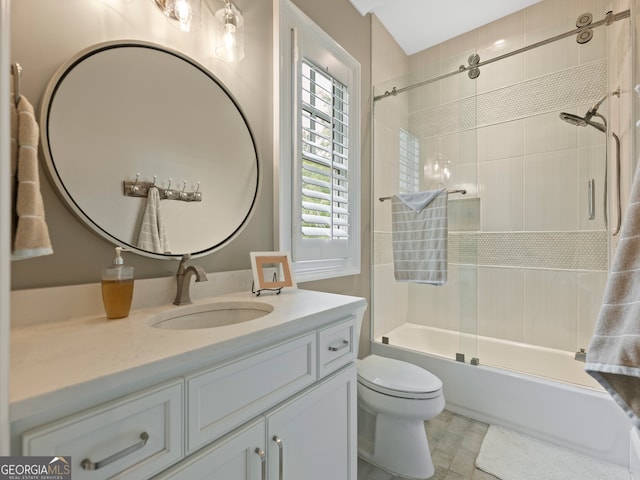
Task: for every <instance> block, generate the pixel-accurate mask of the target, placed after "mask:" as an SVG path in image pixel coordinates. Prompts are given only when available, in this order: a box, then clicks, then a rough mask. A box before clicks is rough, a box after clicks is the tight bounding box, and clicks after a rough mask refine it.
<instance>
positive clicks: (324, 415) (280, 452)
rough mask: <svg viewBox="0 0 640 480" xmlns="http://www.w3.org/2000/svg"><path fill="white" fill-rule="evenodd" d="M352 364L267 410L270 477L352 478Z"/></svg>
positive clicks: (273, 479)
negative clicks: (289, 399)
mask: <svg viewBox="0 0 640 480" xmlns="http://www.w3.org/2000/svg"><path fill="white" fill-rule="evenodd" d="M356 392H357V389H356V367H355V364H352V365H351V366H349V367H347V368H346V369H343V370H341V371H339V372H338V373H336V374H334V375H332V376H330V377H328V378H327V379H326V380H325V381H323V382H321V383H320V384H318V385H317V386H314V387H311V388H310V389H309V390H306V391H305V392H304V393H302V394H300V395H299V396H297V397H294V399H292V400H291V401H289V402H286V403H284V404H283V405H281V406H280V407H278V408H276V409H274V410H272V411H271V412H269V413H268V414H267V442H268V447H267V449H268V453H269V455H268V459H269V460H268V471H269V475H268V479H269V480H301V479H304V480H327V479H340V480H356V466H357V453H356V448H357V446H356V441H357V438H356Z"/></svg>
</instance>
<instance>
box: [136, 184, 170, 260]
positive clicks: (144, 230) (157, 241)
mask: <svg viewBox="0 0 640 480" xmlns="http://www.w3.org/2000/svg"><path fill="white" fill-rule="evenodd" d="M138 248H141V249H143V250H147V251H149V252H154V253H171V252H170V249H169V240H168V239H167V229H166V227H165V225H164V221H163V219H162V213H161V212H160V192H159V191H158V189H157V188H156V187H151V188H149V193H148V194H147V206H146V208H145V210H144V215H143V217H142V223H141V224H140V234H139V235H138Z"/></svg>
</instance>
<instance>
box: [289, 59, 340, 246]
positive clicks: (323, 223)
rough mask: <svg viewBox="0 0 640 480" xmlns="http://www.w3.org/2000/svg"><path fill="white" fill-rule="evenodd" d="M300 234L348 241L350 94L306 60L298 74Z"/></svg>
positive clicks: (308, 236)
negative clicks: (299, 77) (299, 88)
mask: <svg viewBox="0 0 640 480" xmlns="http://www.w3.org/2000/svg"><path fill="white" fill-rule="evenodd" d="M301 90H302V95H301V116H302V118H301V122H300V126H301V129H300V134H301V142H300V144H301V147H302V152H301V157H302V158H301V160H302V169H301V173H302V181H301V182H300V185H301V189H302V191H301V216H302V223H301V231H300V233H301V235H302V237H303V238H307V239H310V238H325V239H333V240H338V239H347V238H348V237H349V135H348V134H349V93H348V91H347V87H346V86H345V85H343V84H342V83H340V82H339V81H337V80H336V79H335V78H333V77H332V76H331V75H329V74H328V73H325V72H323V71H321V70H320V69H319V68H318V67H316V66H315V65H313V64H311V63H309V62H308V61H303V62H302V71H301Z"/></svg>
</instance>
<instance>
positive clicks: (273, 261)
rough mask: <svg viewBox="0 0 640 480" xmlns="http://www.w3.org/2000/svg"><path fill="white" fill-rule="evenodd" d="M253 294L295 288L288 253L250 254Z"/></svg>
mask: <svg viewBox="0 0 640 480" xmlns="http://www.w3.org/2000/svg"><path fill="white" fill-rule="evenodd" d="M250 256H251V270H252V271H253V289H252V291H253V292H254V293H257V294H258V295H260V291H261V290H269V291H277V292H278V293H280V290H281V289H283V288H296V282H295V281H294V279H293V268H292V266H291V254H290V253H289V252H251V253H250Z"/></svg>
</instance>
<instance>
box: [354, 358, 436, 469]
mask: <svg viewBox="0 0 640 480" xmlns="http://www.w3.org/2000/svg"><path fill="white" fill-rule="evenodd" d="M444 403H445V402H444V395H443V393H442V381H441V380H440V379H439V378H438V377H436V376H435V375H433V374H432V373H430V372H428V371H427V370H424V369H423V368H420V367H418V366H416V365H413V364H411V363H407V362H402V361H400V360H394V359H391V358H386V357H380V356H377V355H370V356H368V357H366V358H364V359H362V360H360V361H358V455H359V456H360V457H361V458H362V459H364V460H366V461H367V462H369V463H371V464H373V465H375V466H376V467H378V468H381V469H382V470H385V471H387V472H389V473H392V474H394V475H399V476H401V477H404V478H412V479H425V478H429V477H431V476H432V475H433V474H434V472H435V469H434V466H433V461H432V460H431V453H430V452H429V443H428V442H427V434H426V431H425V428H424V421H425V420H429V419H431V418H433V417H435V416H436V415H438V414H439V413H440V412H442V410H443V409H444Z"/></svg>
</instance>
